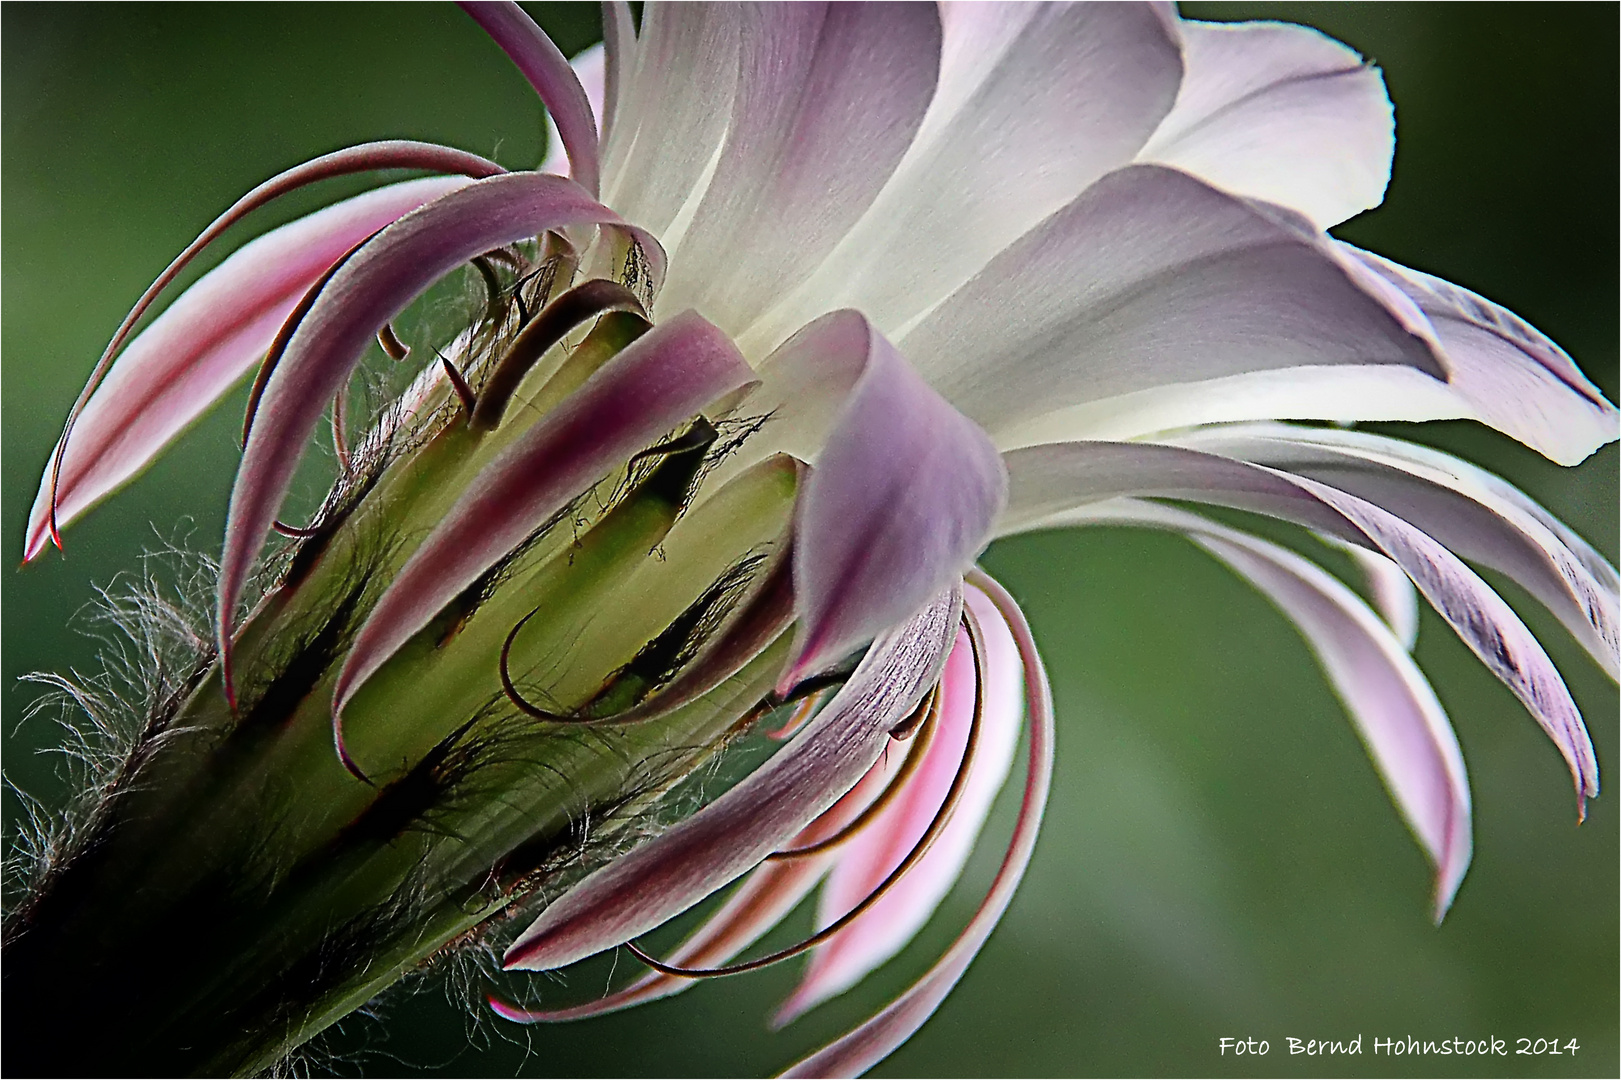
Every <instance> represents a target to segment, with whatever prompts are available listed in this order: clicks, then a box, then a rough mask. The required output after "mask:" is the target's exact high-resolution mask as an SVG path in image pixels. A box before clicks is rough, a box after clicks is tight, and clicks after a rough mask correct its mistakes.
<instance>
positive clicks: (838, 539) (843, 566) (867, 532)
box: [776, 312, 1007, 690]
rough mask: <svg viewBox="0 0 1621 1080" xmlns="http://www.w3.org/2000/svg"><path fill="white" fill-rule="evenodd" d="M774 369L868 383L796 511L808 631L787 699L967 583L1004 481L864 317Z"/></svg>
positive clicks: (840, 318) (989, 451)
mask: <svg viewBox="0 0 1621 1080" xmlns="http://www.w3.org/2000/svg"><path fill="white" fill-rule="evenodd" d="M776 363H777V364H778V365H781V366H783V367H790V366H794V365H798V364H803V365H808V366H810V367H811V368H812V369H815V368H818V367H825V368H828V369H835V372H836V371H840V370H842V371H843V372H846V373H847V372H850V371H854V370H859V372H860V375H859V377H857V378H856V379H855V382H854V385H853V386H852V387H851V389H850V392H849V395H848V397H847V398H846V399H845V401H844V402H843V404H842V406H841V407H840V409H839V412H838V414H837V417H836V419H835V420H834V422H833V425H832V429H831V431H830V432H829V434H828V437H827V444H826V446H825V448H824V449H823V451H822V453H821V456H820V457H818V458H817V459H816V462H815V468H814V469H813V470H812V472H811V475H810V479H809V480H808V481H807V482H806V484H805V487H804V490H803V491H802V493H801V494H800V497H799V500H798V502H797V503H796V505H795V509H794V544H795V548H794V591H795V594H796V596H797V598H798V605H799V614H800V632H799V637H798V639H797V641H796V642H795V646H794V653H793V658H792V660H791V661H790V662H789V666H788V668H787V670H786V671H785V672H784V673H783V675H782V678H781V680H780V681H779V688H780V689H784V690H785V689H787V688H788V687H791V686H792V685H794V684H795V683H797V682H798V681H799V680H800V679H802V678H804V677H805V676H806V675H809V674H811V673H813V672H815V671H817V670H819V669H821V668H822V667H824V666H826V665H828V664H830V663H832V662H833V661H836V660H838V659H839V658H841V657H842V656H844V655H845V654H846V653H848V652H850V651H851V650H852V649H854V648H856V647H857V646H859V645H861V644H862V643H864V642H865V641H866V640H867V639H869V638H871V637H872V636H873V635H874V634H876V633H877V632H878V631H880V630H881V629H883V628H884V627H886V626H893V625H894V624H896V623H897V622H899V621H901V620H902V619H905V618H907V617H908V616H909V615H910V614H911V613H912V612H914V611H916V610H918V608H920V607H921V606H922V605H924V604H925V603H927V602H928V600H929V598H930V597H931V596H934V595H936V594H937V593H938V592H939V591H940V590H941V589H942V588H944V587H946V585H948V584H949V583H950V582H951V581H953V580H955V579H957V578H960V577H961V576H962V573H963V571H964V570H965V569H966V568H967V567H968V565H969V564H970V563H971V562H972V561H973V558H974V556H975V555H977V554H978V553H979V551H980V549H981V548H982V547H983V546H984V545H985V543H986V542H987V540H988V539H989V537H990V529H991V526H992V524H993V523H994V522H995V520H996V516H997V514H998V513H1000V511H1001V508H1002V504H1003V501H1004V499H1005V498H1006V490H1007V480H1006V475H1005V473H1004V472H1003V468H1002V461H1001V458H1000V456H998V454H997V453H996V449H995V447H993V446H992V445H991V442H990V440H989V439H988V438H987V437H986V436H985V433H984V432H982V431H981V430H979V428H978V427H976V426H975V425H974V424H973V422H972V421H970V420H968V419H967V418H966V417H964V416H963V415H962V414H961V413H959V412H958V411H957V410H955V409H953V408H952V407H951V405H950V404H949V403H948V402H947V401H946V400H945V399H944V398H942V397H941V396H940V395H939V394H937V393H935V392H934V391H933V390H932V389H930V388H929V386H928V384H927V383H925V382H924V381H923V380H922V379H921V378H919V377H918V375H917V373H916V372H915V371H913V370H912V369H911V367H910V366H909V365H908V364H907V363H906V361H905V359H904V358H903V357H902V356H901V355H900V353H898V352H896V351H895V348H894V346H892V345H890V344H889V342H887V341H886V340H884V338H883V337H882V336H881V335H879V334H878V333H877V332H876V331H875V330H873V329H872V327H871V325H870V324H868V323H867V322H866V320H865V319H863V318H862V317H861V316H860V315H858V314H856V313H854V312H834V313H833V314H831V315H827V316H824V317H823V318H821V319H819V320H817V321H816V322H815V323H813V324H811V325H810V326H808V327H806V328H805V329H804V330H803V331H802V332H801V333H800V334H798V335H796V336H795V337H794V339H793V340H792V341H791V342H789V343H788V344H787V345H784V346H783V349H782V350H781V351H780V353H779V355H778V356H777V357H776ZM830 374H831V372H830Z"/></svg>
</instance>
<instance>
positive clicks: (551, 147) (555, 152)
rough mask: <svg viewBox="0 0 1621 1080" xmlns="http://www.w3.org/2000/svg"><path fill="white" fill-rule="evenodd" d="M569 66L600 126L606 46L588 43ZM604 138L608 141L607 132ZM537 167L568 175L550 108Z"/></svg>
mask: <svg viewBox="0 0 1621 1080" xmlns="http://www.w3.org/2000/svg"><path fill="white" fill-rule="evenodd" d="M569 67H571V68H573V69H574V77H575V78H577V79H579V80H580V88H581V89H582V90H584V91H585V99H586V101H587V102H589V103H590V105H591V115H592V116H594V117H596V120H597V127H598V128H599V129H601V128H602V126H603V125H602V118H603V110H604V109H605V108H606V107H607V106H606V104H605V102H604V100H603V99H604V95H605V94H606V93H607V77H608V60H607V54H606V49H605V47H604V46H603V45H602V44H601V43H598V44H596V45H593V46H591V47H590V48H589V49H587V50H585V51H584V52H582V53H580V54H579V55H578V56H576V57H575V58H574V59H573V60H570V61H569ZM603 141H604V142H606V141H607V136H606V134H604V136H603ZM540 171H541V172H549V173H556V174H557V175H558V176H568V175H569V163H568V148H567V147H566V146H564V145H563V136H562V134H561V133H560V132H559V131H558V130H557V121H556V120H555V119H553V118H552V114H551V113H550V112H548V113H547V114H546V160H544V161H542V162H541V163H540Z"/></svg>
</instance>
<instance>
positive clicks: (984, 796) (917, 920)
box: [775, 587, 1023, 1025]
mask: <svg viewBox="0 0 1621 1080" xmlns="http://www.w3.org/2000/svg"><path fill="white" fill-rule="evenodd" d="M963 602H964V603H965V604H967V605H968V607H969V608H970V610H972V611H973V612H974V614H975V615H976V616H977V617H978V623H979V626H980V629H981V632H982V641H981V647H982V649H983V651H984V663H985V670H986V681H985V686H984V706H983V714H982V720H981V725H980V735H979V743H978V747H977V749H976V750H975V753H974V760H973V764H972V766H971V768H970V771H969V773H968V780H967V783H966V785H965V786H964V788H963V793H962V797H961V799H960V800H959V801H958V803H957V807H956V809H955V811H954V812H953V813H952V816H951V820H950V822H949V823H948V824H947V825H946V827H945V829H944V830H943V831H942V832H941V833H940V835H939V836H938V837H937V838H936V839H935V841H934V843H933V844H932V845H931V846H930V848H929V850H928V853H927V854H926V855H924V856H923V858H922V859H921V860H919V861H918V863H917V864H916V865H914V866H913V867H912V868H911V869H909V870H908V871H907V872H906V874H905V875H904V876H903V877H902V878H901V879H900V880H899V881H898V882H896V883H895V884H894V885H892V886H891V887H890V888H889V890H888V891H887V892H885V893H884V896H883V898H882V899H881V900H879V901H878V902H877V903H875V904H874V905H873V906H872V907H871V908H869V909H868V910H866V911H865V912H863V913H862V914H861V915H860V916H858V917H857V918H856V919H855V921H854V922H852V923H851V924H850V925H849V926H847V927H845V928H844V929H842V930H840V931H839V932H838V933H837V934H836V935H834V937H833V938H832V939H831V940H830V941H828V942H826V943H825V944H823V945H820V946H818V947H817V949H816V951H815V953H814V954H813V955H812V959H811V962H810V965H809V966H808V967H807V968H806V971H805V977H804V979H803V980H802V981H801V982H800V984H799V987H798V988H797V989H796V990H795V991H794V994H793V996H792V997H790V998H789V999H788V1000H787V1001H786V1002H784V1003H783V1006H782V1008H781V1009H780V1010H779V1011H778V1013H777V1016H776V1019H775V1023H776V1024H778V1025H782V1024H787V1023H789V1022H790V1021H792V1020H793V1019H794V1018H795V1017H797V1016H799V1015H800V1014H802V1013H804V1012H806V1011H807V1010H809V1009H812V1008H814V1007H815V1006H816V1005H818V1004H820V1003H821V1002H823V1001H826V1000H827V999H829V998H831V997H833V996H835V995H837V994H841V993H843V992H844V991H845V990H847V989H849V988H850V987H851V986H854V985H855V984H856V983H857V982H859V981H860V980H861V979H862V978H864V977H865V976H866V975H867V973H868V972H870V971H872V970H873V969H874V968H876V967H878V966H879V965H880V964H882V963H884V962H885V961H886V960H888V959H889V958H890V957H892V956H894V955H895V954H896V953H898V952H900V951H901V949H903V948H904V947H905V946H906V944H907V942H909V941H911V940H912V937H913V936H914V935H915V934H916V933H917V932H918V931H919V930H921V929H922V928H923V925H924V923H926V922H928V920H929V918H930V916H932V915H933V914H934V911H935V909H936V908H937V907H938V906H939V905H940V902H941V901H942V900H944V899H945V896H946V894H947V893H948V892H950V891H951V887H952V886H953V885H954V884H956V881H957V878H958V876H959V875H960V874H961V873H962V868H963V866H964V864H966V863H967V861H968V855H969V853H970V852H971V851H972V850H973V847H974V843H975V841H977V840H978V838H979V833H980V829H981V827H982V826H983V825H984V824H985V819H986V817H987V816H988V815H989V814H990V811H991V803H992V802H994V801H995V799H996V794H997V792H999V791H1001V789H1002V785H1003V783H1004V782H1005V781H1006V780H1007V775H1008V771H1009V770H1010V769H1011V768H1012V767H1013V754H1014V750H1015V749H1016V748H1017V746H1018V742H1019V722H1020V716H1021V712H1022V705H1023V702H1022V701H1021V699H1020V689H1021V683H1022V680H1023V670H1022V668H1021V666H1020V663H1019V653H1018V647H1017V645H1016V644H1015V643H1014V641H1013V636H1012V634H1011V632H1009V630H1008V629H1007V624H1006V623H1005V622H1004V621H1003V620H1002V617H1001V616H1000V615H998V614H997V612H996V608H995V607H994V606H993V605H992V604H991V602H990V601H989V600H988V599H986V598H985V595H984V594H983V593H981V592H980V591H979V590H977V589H974V588H972V587H970V588H968V589H966V590H964V597H963ZM977 682H978V678H977V676H976V674H975V669H974V660H973V655H972V651H971V650H970V648H969V647H968V643H967V639H966V637H965V636H963V635H959V636H958V638H957V644H956V647H955V648H954V649H953V650H952V654H951V659H950V660H949V661H948V662H947V664H946V672H945V677H944V680H943V681H942V683H941V687H942V690H943V694H944V696H943V698H942V701H941V709H940V717H939V721H938V723H939V725H940V727H939V730H938V733H937V734H936V735H935V738H934V740H933V742H931V743H930V745H929V748H928V756H927V757H926V758H925V760H924V762H923V764H922V766H921V768H920V770H919V772H918V773H917V774H915V775H914V776H913V778H912V780H911V782H910V783H909V784H908V786H907V789H906V790H905V791H904V792H903V793H902V794H901V796H900V797H899V798H898V799H897V800H896V802H895V803H894V804H892V805H891V806H890V807H888V808H887V809H886V810H885V811H884V812H883V813H882V814H881V815H880V816H879V817H878V819H877V820H876V821H873V822H872V823H871V824H869V825H868V826H867V827H866V828H865V829H864V830H863V832H862V833H861V834H860V836H858V837H857V838H856V839H855V840H854V841H852V842H851V843H849V844H848V845H847V846H846V847H845V848H844V849H843V850H842V851H840V852H839V856H838V861H837V864H836V865H835V867H834V869H833V872H832V873H831V874H830V875H829V877H828V880H827V884H826V885H825V886H824V887H823V889H822V894H821V900H820V903H819V905H818V910H817V925H818V926H827V925H829V924H831V923H832V922H834V921H835V920H837V919H839V918H840V917H842V916H843V915H844V914H845V913H846V912H848V911H850V910H852V909H853V908H854V907H855V906H856V905H857V904H859V903H860V902H861V901H862V900H864V899H865V898H866V897H867V895H868V894H869V893H871V892H872V891H873V890H874V889H875V888H876V887H877V886H878V885H879V884H880V883H881V882H883V881H884V880H885V879H886V878H888V877H889V875H890V874H891V873H893V872H894V870H895V868H896V867H897V866H899V865H900V863H901V860H903V859H904V858H905V857H906V855H907V853H908V852H909V851H911V850H912V848H913V846H914V845H915V844H916V843H917V842H918V841H919V840H920V839H921V838H922V836H923V834H924V831H925V830H926V829H927V828H928V827H929V823H930V822H931V821H932V820H933V819H934V816H935V814H936V813H937V812H938V811H939V809H940V806H941V804H942V803H943V802H944V800H945V797H946V793H947V792H948V791H949V790H950V788H951V784H952V780H953V779H954V777H955V776H956V773H957V769H958V766H959V764H960V763H961V761H962V754H963V749H964V747H965V745H966V741H967V738H968V727H969V724H970V722H971V720H972V718H973V711H974V697H975V694H976V690H977V688H976V683H977Z"/></svg>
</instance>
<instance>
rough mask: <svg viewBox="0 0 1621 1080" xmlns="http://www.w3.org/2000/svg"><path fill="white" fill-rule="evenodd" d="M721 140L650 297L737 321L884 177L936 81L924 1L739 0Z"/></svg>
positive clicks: (936, 27)
mask: <svg viewBox="0 0 1621 1080" xmlns="http://www.w3.org/2000/svg"><path fill="white" fill-rule="evenodd" d="M745 10H746V19H745V25H744V27H743V34H742V43H743V48H742V58H741V72H740V76H739V81H738V88H737V97H736V99H735V101H734V102H733V106H732V118H731V123H730V126H729V128H728V130H727V135H726V144H725V147H724V148H723V149H722V150H721V154H720V159H719V161H718V163H717V164H716V167H715V173H714V177H713V179H712V180H711V181H710V184H709V187H708V189H707V191H706V192H705V193H704V197H703V201H702V203H701V204H700V205H699V206H698V207H697V209H696V211H695V216H694V217H693V219H692V222H691V224H690V226H688V227H687V228H685V229H684V230H682V231H680V232H679V235H678V234H677V230H675V229H672V230H671V232H670V233H668V234H664V235H661V237H660V240H661V242H662V243H663V244H664V245H665V247H666V248H668V249H670V251H671V253H672V255H676V254H677V253H679V255H678V257H676V258H674V259H673V261H672V264H671V267H672V276H671V278H670V280H669V282H668V283H667V285H666V287H665V292H664V295H663V296H662V297H661V299H660V304H661V305H662V306H664V307H665V309H666V310H672V311H679V310H681V309H683V308H687V307H694V308H696V309H698V310H699V311H701V312H703V314H704V316H705V317H706V318H709V319H712V320H714V321H715V323H716V324H718V325H719V326H721V327H722V328H724V329H725V330H727V331H728V332H730V333H733V334H736V333H738V332H739V331H741V330H743V329H744V328H745V327H747V326H748V325H750V324H751V323H753V321H754V320H755V319H756V318H758V317H759V315H760V314H761V313H762V312H763V311H764V310H765V308H766V307H767V306H769V304H770V303H771V302H772V301H774V300H775V299H777V298H778V297H780V296H781V295H782V294H783V293H784V292H786V291H787V290H788V289H789V288H791V287H792V286H794V285H797V284H799V282H800V281H802V280H803V279H804V278H805V277H806V276H807V275H808V274H809V273H810V272H811V271H812V270H813V269H814V268H815V267H816V264H817V263H819V262H820V261H821V260H822V258H823V257H824V256H825V255H826V254H827V253H828V252H829V251H831V250H832V248H833V246H834V245H835V244H836V243H838V241H839V240H840V239H841V238H842V237H843V236H844V234H845V233H846V232H847V231H848V230H849V228H850V226H851V225H852V224H853V223H854V222H855V221H856V219H857V218H859V217H860V216H861V214H862V212H863V211H865V210H866V209H867V207H868V206H869V205H871V203H872V200H873V198H874V197H875V196H876V195H877V194H878V191H879V189H880V188H882V187H883V186H884V182H885V181H886V180H888V179H889V177H890V174H891V173H892V172H893V171H894V169H895V166H896V164H897V163H898V162H899V161H900V159H901V155H902V154H904V153H905V152H906V148H907V146H908V145H910V143H911V141H912V136H913V135H914V134H915V133H916V132H917V128H918V124H919V123H921V122H922V120H923V113H924V110H925V109H926V108H927V107H928V104H929V98H930V97H931V96H932V95H933V93H934V86H935V78H936V75H937V73H938V67H939V61H940V24H939V20H938V18H937V17H936V15H935V11H934V7H933V6H932V5H929V4H909V3H863V4H820V3H802V4H764V5H758V6H752V7H748V8H746V9H745Z"/></svg>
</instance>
